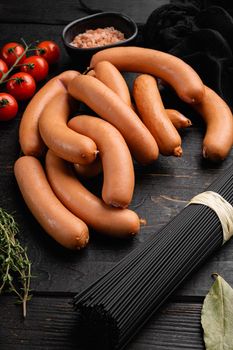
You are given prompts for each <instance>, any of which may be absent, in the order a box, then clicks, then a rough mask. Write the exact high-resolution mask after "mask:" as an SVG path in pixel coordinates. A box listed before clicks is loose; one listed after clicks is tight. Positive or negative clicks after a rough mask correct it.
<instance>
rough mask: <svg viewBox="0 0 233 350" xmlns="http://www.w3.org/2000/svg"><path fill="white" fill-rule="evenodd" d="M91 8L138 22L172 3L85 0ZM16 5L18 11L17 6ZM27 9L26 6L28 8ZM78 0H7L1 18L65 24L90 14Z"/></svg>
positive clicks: (150, 0) (0, 14)
mask: <svg viewBox="0 0 233 350" xmlns="http://www.w3.org/2000/svg"><path fill="white" fill-rule="evenodd" d="M83 2H84V3H85V4H86V5H87V6H89V7H90V8H92V9H98V10H100V11H115V12H120V13H125V14H126V15H128V16H131V17H132V18H133V19H134V20H135V21H136V22H137V23H145V22H146V20H147V18H148V16H149V15H150V13H151V12H152V11H153V10H154V9H155V8H157V7H159V6H161V5H163V4H166V3H169V0H156V1H155V0H127V1H124V2H123V1H121V0H112V1H111V2H109V1H107V0H104V1H103V0H102V1H99V0H83ZM16 8H17V11H16V10H15V9H16ZM25 9H26V10H25ZM87 15H88V13H87V11H85V10H83V9H82V7H81V6H80V4H79V1H72V0H66V1H63V0H57V1H56V2H54V1H46V0H41V1H34V3H33V5H32V3H31V1H30V0H24V1H19V2H17V3H16V1H4V2H3V3H2V4H0V22H2V23H3V22H7V23H17V22H18V23H50V24H59V23H60V24H66V23H68V22H70V21H74V20H76V19H78V18H81V17H84V16H87Z"/></svg>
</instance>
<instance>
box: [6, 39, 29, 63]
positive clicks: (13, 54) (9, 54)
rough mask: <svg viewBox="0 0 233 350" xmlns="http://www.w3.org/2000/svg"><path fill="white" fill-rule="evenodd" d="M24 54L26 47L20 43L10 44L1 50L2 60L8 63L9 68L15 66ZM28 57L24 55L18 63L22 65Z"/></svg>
mask: <svg viewBox="0 0 233 350" xmlns="http://www.w3.org/2000/svg"><path fill="white" fill-rule="evenodd" d="M23 52H24V47H23V46H22V45H21V44H19V43H15V42H12V43H8V44H5V45H4V46H3V47H2V49H1V58H2V59H3V60H4V61H5V62H6V64H7V65H8V67H11V66H13V64H14V63H15V61H16V59H17V58H18V57H19V56H21V55H22V54H23ZM25 57H26V55H24V56H23V57H22V58H21V60H20V61H19V62H18V63H22V62H23V60H24V59H25Z"/></svg>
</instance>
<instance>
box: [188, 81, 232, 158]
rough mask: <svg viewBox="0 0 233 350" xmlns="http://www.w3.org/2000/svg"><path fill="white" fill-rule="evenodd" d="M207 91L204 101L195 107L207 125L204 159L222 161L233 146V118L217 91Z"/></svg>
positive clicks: (203, 149) (206, 88)
mask: <svg viewBox="0 0 233 350" xmlns="http://www.w3.org/2000/svg"><path fill="white" fill-rule="evenodd" d="M205 90H206V93H205V98H204V99H203V101H202V102H201V103H199V104H197V105H195V106H194V107H195V110H196V111H197V112H198V113H199V114H200V115H201V116H202V118H203V120H204V121H205V123H206V133H205V137H204V140H203V148H202V152H203V157H204V158H208V159H210V160H212V161H221V160H223V159H225V158H226V156H227V155H228V153H229V152H230V150H231V148H232V145H233V117H232V113H231V110H230V108H229V107H228V105H227V104H226V102H225V101H224V100H223V99H222V98H221V97H220V96H219V95H218V94H217V93H216V92H215V91H213V90H212V89H210V88H209V87H207V86H205Z"/></svg>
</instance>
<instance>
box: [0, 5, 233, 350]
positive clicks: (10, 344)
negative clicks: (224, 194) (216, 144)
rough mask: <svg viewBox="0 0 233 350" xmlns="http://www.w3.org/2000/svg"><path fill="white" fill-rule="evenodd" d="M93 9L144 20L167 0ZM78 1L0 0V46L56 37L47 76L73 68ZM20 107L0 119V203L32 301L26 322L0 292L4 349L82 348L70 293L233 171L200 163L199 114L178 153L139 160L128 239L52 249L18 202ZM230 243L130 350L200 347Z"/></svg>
mask: <svg viewBox="0 0 233 350" xmlns="http://www.w3.org/2000/svg"><path fill="white" fill-rule="evenodd" d="M86 3H88V4H89V5H90V6H92V7H95V8H100V9H102V10H115V11H119V12H124V13H126V14H128V15H130V16H132V17H133V18H134V20H135V21H136V22H137V23H140V24H142V23H145V21H146V19H147V17H148V16H149V14H150V13H151V12H152V10H153V9H154V8H155V7H158V6H160V5H161V4H163V3H166V1H163V0H161V1H159V0H157V1H154V0H150V1H149V0H143V1H142V0H137V1H135V0H127V1H122V0H114V1H113V0H112V1H106V0H102V1H98V0H90V1H88V2H86ZM85 15H86V12H85V11H83V10H81V9H80V7H79V4H78V1H71V0H67V1H62V0H58V1H49V0H47V1H44V0H42V1H34V2H31V1H29V0H27V1H15V0H8V1H5V0H1V1H0V33H1V38H0V45H2V44H4V43H5V42H8V41H19V40H20V38H21V37H23V38H24V39H25V40H26V41H27V42H31V41H33V40H47V39H51V40H54V41H56V42H57V43H58V44H59V45H60V47H61V50H62V57H61V60H60V62H59V63H58V65H57V66H56V67H54V68H53V69H52V70H51V71H50V74H49V78H51V77H52V76H54V75H56V74H58V73H59V72H62V71H64V70H66V69H75V62H72V61H71V60H70V58H69V57H68V55H67V54H66V52H65V50H64V48H63V44H62V40H61V32H62V29H63V27H64V25H65V24H66V23H68V22H69V21H71V20H74V19H76V18H79V17H82V16H85ZM24 108H25V104H21V107H20V111H19V113H18V115H17V118H16V119H14V120H12V121H10V122H7V123H1V124H0V191H1V192H0V194H1V195H0V206H1V207H3V208H5V209H6V210H7V211H9V212H11V213H14V215H15V218H16V221H17V222H18V224H19V226H20V234H19V239H20V241H21V242H22V244H23V245H25V246H27V247H28V254H29V258H30V260H31V262H32V274H33V276H34V277H33V279H32V284H31V287H32V294H33V297H32V300H31V301H30V302H29V303H28V311H27V318H26V319H25V320H23V319H22V315H21V309H20V307H19V306H17V305H15V297H14V296H12V295H2V296H1V297H0V349H1V350H11V349H14V350H16V349H17V350H18V349H19V350H24V349H27V350H29V349H33V350H34V349H43V350H45V349H49V350H54V349H63V350H71V349H76V350H77V349H80V350H82V347H81V345H80V344H79V334H78V332H77V328H76V325H77V321H78V320H77V315H76V313H75V312H74V311H73V308H72V306H71V304H70V302H71V300H72V298H73V296H74V295H75V294H76V293H78V292H79V291H81V290H82V289H83V288H84V287H86V286H88V285H89V284H90V283H91V282H93V281H94V280H95V279H96V278H97V277H99V276H101V275H102V274H103V273H104V272H105V271H107V270H108V269H109V268H110V267H112V266H113V265H114V264H115V263H116V262H117V261H119V260H120V259H121V258H123V257H124V256H125V255H126V254H128V253H129V252H130V251H131V250H132V249H134V248H135V247H137V246H139V245H140V244H141V243H142V242H144V241H145V240H146V239H147V238H148V237H150V236H152V235H154V234H156V232H158V230H159V229H160V228H161V227H163V226H164V225H165V224H166V223H167V222H169V221H170V220H171V219H172V218H173V217H174V216H175V215H176V214H178V213H179V212H180V210H181V209H182V208H183V207H184V206H185V205H186V204H187V202H188V201H189V200H190V199H191V198H192V197H193V196H194V195H196V194H197V193H199V192H201V191H203V190H205V189H206V187H207V186H208V185H209V184H210V183H211V182H212V181H213V180H214V179H215V178H217V177H218V175H220V174H221V173H223V172H224V170H225V169H227V168H228V167H229V165H230V164H231V163H232V160H233V153H232V152H231V154H230V155H229V157H228V158H227V159H226V160H225V161H224V162H223V163H221V164H218V165H216V164H211V163H208V162H207V161H205V160H203V159H202V156H201V144H202V139H203V133H204V130H203V125H201V123H199V121H198V119H197V121H196V122H194V124H193V126H192V127H191V128H189V129H186V130H184V131H182V132H181V135H182V140H183V150H184V154H183V157H182V158H179V159H177V158H174V157H162V156H160V157H159V159H158V160H157V161H156V162H155V164H153V165H151V166H149V167H140V166H136V168H135V171H136V187H135V193H134V197H133V201H132V204H131V208H132V209H134V210H135V211H136V212H137V213H138V215H139V216H140V217H143V218H145V219H146V220H147V225H146V226H142V228H141V232H140V234H139V235H137V237H135V238H134V239H133V240H132V241H130V242H129V241H127V242H125V241H115V240H114V241H113V240H111V239H109V238H106V237H101V236H99V235H97V234H95V232H92V233H91V239H90V244H89V245H88V247H87V248H86V249H84V250H82V251H80V252H79V251H78V252H71V251H67V250H65V249H63V248H61V247H60V246H58V245H57V244H56V243H55V242H54V241H53V240H52V239H51V238H50V237H48V236H47V234H46V233H45V232H44V231H43V230H42V229H41V227H40V226H39V225H38V223H37V222H36V221H35V220H34V218H33V217H32V215H31V214H30V212H29V210H28V209H27V207H26V206H25V204H24V203H23V200H22V198H21V195H20V193H19V190H18V188H17V185H16V182H15V179H14V175H13V164H14V161H15V160H16V159H17V158H18V156H19V153H20V148H19V144H18V126H19V122H20V119H21V116H22V113H23V110H24ZM232 268H233V241H231V242H228V243H227V244H226V245H225V246H224V247H223V248H222V249H221V251H219V252H218V253H217V254H215V255H214V256H212V258H211V259H209V260H208V261H207V262H206V263H205V264H204V266H203V267H202V268H201V269H199V270H198V271H197V272H196V273H195V274H193V275H192V276H191V277H190V278H189V279H188V280H187V281H186V282H185V283H184V284H183V285H182V287H181V288H180V289H179V290H178V291H176V293H175V294H173V296H172V298H170V300H169V301H168V302H167V303H166V304H165V305H164V306H163V307H162V308H161V310H160V312H157V313H156V314H155V315H154V316H153V317H152V318H151V319H150V321H149V322H148V323H147V324H146V325H145V326H144V327H143V329H142V330H141V331H140V332H139V333H138V335H137V336H136V337H135V338H134V339H133V341H132V342H131V343H130V344H129V345H128V347H127V349H128V350H142V349H143V350H150V349H157V350H162V349H167V350H169V349H170V350H174V349H198V350H201V349H204V344H203V340H202V329H201V324H200V313H201V307H202V302H203V299H204V296H205V295H206V293H207V292H208V290H209V288H210V286H211V284H212V283H213V280H212V278H211V274H212V273H214V272H217V273H219V274H220V275H221V276H222V277H223V278H225V279H226V280H227V281H228V282H229V283H230V284H231V285H233V272H232V271H233V270H232Z"/></svg>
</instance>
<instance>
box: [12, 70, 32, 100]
mask: <svg viewBox="0 0 233 350" xmlns="http://www.w3.org/2000/svg"><path fill="white" fill-rule="evenodd" d="M6 88H7V91H8V92H9V93H10V94H11V95H13V96H14V97H15V98H16V100H18V101H21V100H28V99H29V98H30V97H32V96H33V95H34V93H35V91H36V83H35V80H34V78H33V77H32V76H31V75H30V74H28V73H24V72H19V73H15V74H13V75H12V76H11V77H10V78H9V81H8V82H7V84H6Z"/></svg>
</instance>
